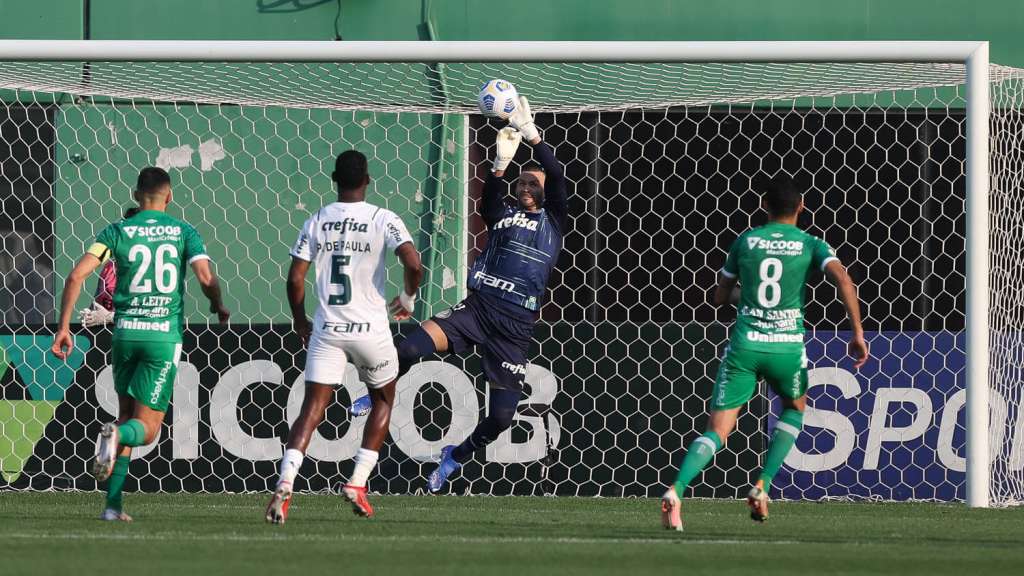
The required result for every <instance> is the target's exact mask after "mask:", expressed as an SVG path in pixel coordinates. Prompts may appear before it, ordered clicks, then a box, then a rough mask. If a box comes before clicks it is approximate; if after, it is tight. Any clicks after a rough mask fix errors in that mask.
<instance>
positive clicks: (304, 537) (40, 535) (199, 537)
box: [0, 532, 805, 546]
mask: <svg viewBox="0 0 1024 576" xmlns="http://www.w3.org/2000/svg"><path fill="white" fill-rule="evenodd" d="M0 536H2V537H3V538H9V539H14V538H21V539H53V540H115V541H158V540H165V541H168V542H170V541H202V542H216V541H217V540H222V541H224V540H227V541H232V542H287V541H291V540H301V541H303V542H310V541H315V542H337V541H351V542H412V541H418V542H455V543H462V544H507V543H516V544H550V543H555V544H704V545H730V546H731V545H736V544H805V543H804V542H799V541H796V540H764V539H761V540H738V539H690V538H686V537H685V536H680V537H678V538H574V537H571V536H562V537H537V536H500V537H498V536H495V537H468V536H446V535H436V536H427V535H410V536H398V535H395V536H372V535H368V534H338V535H337V536H330V537H329V536H323V535H316V534H295V535H291V534H280V535H276V536H270V535H266V536H263V535H249V534H193V533H186V532H154V533H150V534H97V533H89V534H85V533H77V534H76V533H61V534H57V533H52V532H32V533H25V532H19V533H15V534H2V535H0Z"/></svg>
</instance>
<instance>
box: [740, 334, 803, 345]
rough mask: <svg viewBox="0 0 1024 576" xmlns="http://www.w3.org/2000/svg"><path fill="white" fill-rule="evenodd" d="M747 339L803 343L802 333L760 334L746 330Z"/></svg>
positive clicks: (776, 342)
mask: <svg viewBox="0 0 1024 576" xmlns="http://www.w3.org/2000/svg"><path fill="white" fill-rule="evenodd" d="M747 340H750V341H751V342H762V343H765V344H778V343H794V342H799V343H803V341H804V335H803V334H762V333H760V332H754V331H750V332H747Z"/></svg>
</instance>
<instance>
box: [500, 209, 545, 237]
mask: <svg viewBox="0 0 1024 576" xmlns="http://www.w3.org/2000/svg"><path fill="white" fill-rule="evenodd" d="M538 222H540V221H539V220H530V219H529V218H527V217H526V215H525V214H523V213H522V212H516V213H515V214H514V215H512V216H508V217H506V218H502V219H501V220H498V221H497V222H496V223H495V224H494V229H495V230H500V229H501V228H508V227H510V226H518V227H519V228H526V229H527V230H530V231H531V232H536V231H537V224H538Z"/></svg>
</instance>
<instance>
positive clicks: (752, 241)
mask: <svg viewBox="0 0 1024 576" xmlns="http://www.w3.org/2000/svg"><path fill="white" fill-rule="evenodd" d="M747 248H749V249H751V250H753V249H755V248H756V249H758V250H773V251H775V250H782V251H786V252H801V251H803V249H804V243H803V242H802V241H800V240H766V239H764V238H759V237H757V236H751V237H749V238H747Z"/></svg>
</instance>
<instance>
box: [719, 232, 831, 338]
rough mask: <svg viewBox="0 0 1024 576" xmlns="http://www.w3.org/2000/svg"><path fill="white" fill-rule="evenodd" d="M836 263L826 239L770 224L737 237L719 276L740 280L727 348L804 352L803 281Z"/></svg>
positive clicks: (805, 282) (805, 283) (804, 284)
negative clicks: (830, 263) (815, 272)
mask: <svg viewBox="0 0 1024 576" xmlns="http://www.w3.org/2000/svg"><path fill="white" fill-rule="evenodd" d="M835 259H836V255H835V251H834V250H832V248H831V247H829V245H828V244H826V243H825V241H824V240H822V239H820V238H817V237H815V236H812V235H810V234H808V233H806V232H804V231H803V230H800V229H799V228H797V227H796V226H790V225H789V224H779V223H775V222H773V223H770V224H767V225H765V226H761V227H760V228H754V229H752V230H748V231H747V232H745V233H743V234H741V235H740V237H739V238H737V239H736V241H735V242H733V245H732V247H731V248H730V249H729V257H728V258H727V259H726V261H725V266H724V267H723V268H722V274H723V275H725V276H727V277H729V278H736V277H739V283H740V302H739V307H738V308H737V312H736V323H735V324H734V325H733V327H732V333H731V335H730V338H729V346H730V347H732V348H738V349H743V350H757V351H762V352H778V353H790V352H802V351H803V347H804V292H805V288H806V285H807V278H808V277H809V276H810V274H811V271H812V270H824V268H825V266H826V265H827V264H828V263H829V262H830V261H832V260H835Z"/></svg>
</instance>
